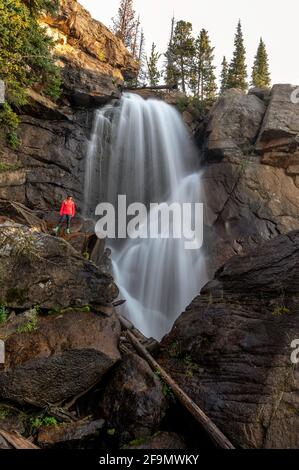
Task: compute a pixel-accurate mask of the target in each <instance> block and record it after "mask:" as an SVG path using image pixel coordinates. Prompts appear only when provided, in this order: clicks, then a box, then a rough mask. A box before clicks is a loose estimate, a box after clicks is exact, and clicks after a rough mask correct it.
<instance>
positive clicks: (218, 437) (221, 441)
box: [127, 330, 234, 449]
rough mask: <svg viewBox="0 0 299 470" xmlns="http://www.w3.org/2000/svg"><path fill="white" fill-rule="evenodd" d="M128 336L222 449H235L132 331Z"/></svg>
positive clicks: (128, 332)
mask: <svg viewBox="0 0 299 470" xmlns="http://www.w3.org/2000/svg"><path fill="white" fill-rule="evenodd" d="M127 336H128V338H129V339H130V341H131V343H132V344H133V346H134V347H135V349H136V351H137V352H138V353H139V354H140V355H141V356H142V357H143V358H144V359H145V360H146V361H147V362H148V364H149V365H150V366H151V368H152V369H153V371H155V372H156V371H157V372H159V375H160V377H161V379H162V380H163V381H164V382H165V383H166V384H167V385H168V386H169V387H170V388H171V390H172V392H173V394H174V395H175V396H176V398H177V399H178V400H179V402H180V403H181V404H182V405H183V406H184V407H185V408H186V409H187V410H188V411H189V413H191V414H192V416H193V417H194V418H195V419H196V420H197V421H198V422H199V424H200V425H201V426H202V427H203V428H204V430H205V431H206V432H207V433H208V435H209V436H210V437H211V439H212V440H213V442H214V443H215V444H216V445H217V447H220V448H222V449H234V446H233V445H232V443H231V442H230V441H229V440H228V439H227V437H226V436H225V435H224V434H223V433H222V432H221V431H220V429H219V428H218V427H217V426H216V424H214V423H213V421H212V420H211V419H210V418H209V417H208V416H207V415H206V414H205V413H204V412H203V411H202V410H201V409H200V408H199V406H198V405H196V403H194V401H193V400H191V398H190V397H189V396H188V395H187V394H186V393H185V392H184V391H183V390H182V389H181V388H180V387H179V385H178V384H177V383H176V382H175V381H174V380H173V379H172V378H171V377H170V376H169V375H168V374H167V372H166V371H165V370H164V369H163V368H162V367H161V366H160V365H159V364H158V362H156V361H155V359H154V358H153V357H152V356H151V354H150V353H149V352H148V351H147V350H146V349H145V348H144V347H143V346H142V345H141V344H140V342H139V341H138V339H137V338H136V337H135V336H134V334H133V333H132V332H131V331H129V330H128V331H127Z"/></svg>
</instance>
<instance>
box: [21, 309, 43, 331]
mask: <svg viewBox="0 0 299 470" xmlns="http://www.w3.org/2000/svg"><path fill="white" fill-rule="evenodd" d="M38 311H39V307H34V308H33V309H32V311H31V316H30V318H29V320H28V321H27V322H26V323H24V324H23V325H20V326H19V328H18V329H17V333H31V332H33V331H36V330H37V329H38V318H37V316H38Z"/></svg>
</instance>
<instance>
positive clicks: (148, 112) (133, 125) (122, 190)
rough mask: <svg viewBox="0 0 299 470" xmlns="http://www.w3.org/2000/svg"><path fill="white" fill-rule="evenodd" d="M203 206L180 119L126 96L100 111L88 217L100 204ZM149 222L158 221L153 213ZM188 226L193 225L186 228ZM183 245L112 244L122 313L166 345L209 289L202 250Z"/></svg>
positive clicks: (89, 168)
mask: <svg viewBox="0 0 299 470" xmlns="http://www.w3.org/2000/svg"><path fill="white" fill-rule="evenodd" d="M118 195H126V196H127V204H130V203H133V202H143V203H145V204H146V205H147V206H148V207H149V204H150V203H155V202H159V203H161V202H167V203H169V204H170V203H173V202H176V203H181V204H183V203H188V202H192V203H195V202H201V200H202V195H201V184H200V171H199V161H198V156H197V153H196V150H195V147H194V144H193V142H192V140H191V138H190V136H189V133H188V131H187V130H186V128H185V126H184V123H183V121H182V119H181V116H180V115H179V113H178V112H177V111H176V110H175V109H174V108H173V107H171V106H169V105H167V104H166V103H164V102H163V101H159V100H153V99H151V100H147V101H146V100H143V99H142V98H141V97H139V96H137V95H134V94H125V95H124V96H123V98H122V99H121V101H120V103H119V102H118V103H117V102H116V103H115V104H114V105H113V104H112V105H108V106H106V107H105V108H103V109H102V110H100V111H97V113H96V117H95V121H94V126H93V131H92V138H91V142H90V146H89V151H88V155H87V163H86V178H85V215H86V216H91V215H94V212H95V207H96V205H97V204H98V203H99V202H110V203H112V204H114V205H115V207H117V197H118ZM151 216H152V217H151V220H152V221H154V220H155V217H156V214H155V212H153V211H152V213H151ZM186 222H189V221H186ZM184 243H185V240H184V239H175V238H162V237H161V238H158V239H151V238H142V239H140V238H137V239H129V238H128V239H127V240H125V241H124V240H109V241H107V244H108V246H110V247H111V249H112V259H113V270H114V276H115V280H116V283H117V284H118V287H119V289H120V297H121V298H124V299H126V304H125V305H124V307H123V313H124V314H125V315H126V316H127V317H128V318H129V319H130V320H131V321H132V322H133V323H134V325H135V326H136V327H137V328H138V329H140V331H142V332H143V334H145V335H146V336H153V337H154V338H156V339H161V338H162V337H163V336H164V334H166V333H167V332H168V331H169V330H170V329H171V327H172V326H173V323H174V321H175V320H176V318H177V317H178V315H179V314H180V313H181V312H182V311H183V310H184V309H185V307H186V306H187V304H189V303H190V302H191V301H192V299H193V298H194V297H195V296H196V295H197V294H198V292H199V291H200V288H201V287H202V286H203V284H204V283H205V282H206V273H205V263H204V257H203V254H202V251H201V250H186V249H185V245H184Z"/></svg>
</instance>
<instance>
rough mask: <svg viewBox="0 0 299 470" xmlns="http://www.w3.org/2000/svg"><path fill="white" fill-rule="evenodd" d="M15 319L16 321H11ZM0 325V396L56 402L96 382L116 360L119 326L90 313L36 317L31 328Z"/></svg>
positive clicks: (44, 402)
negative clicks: (1, 348)
mask: <svg viewBox="0 0 299 470" xmlns="http://www.w3.org/2000/svg"><path fill="white" fill-rule="evenodd" d="M16 320H17V319H16ZM7 333H8V332H7V329H6V326H5V325H3V326H2V327H1V328H0V336H1V337H4V338H5V352H6V357H5V369H4V371H3V372H1V373H0V399H6V400H12V401H15V402H18V403H20V404H26V403H27V404H28V403H31V402H32V403H33V404H34V403H39V404H47V403H60V402H61V401H63V400H66V399H68V398H71V397H73V396H76V395H77V394H80V393H81V392H84V391H85V390H88V389H89V388H90V387H91V386H92V385H95V384H96V383H97V382H99V381H100V380H101V379H102V377H103V375H104V374H105V373H106V372H107V371H108V370H109V369H110V368H111V367H112V366H113V365H114V364H115V363H116V362H117V361H118V360H119V359H120V354H119V351H118V340H119V336H120V324H119V321H118V319H117V318H116V316H114V315H112V316H110V317H109V318H108V317H103V316H101V315H98V314H95V313H91V312H80V311H70V312H68V313H63V314H60V315H59V314H58V315H49V316H46V317H44V316H38V319H37V324H36V325H34V328H24V325H23V328H20V327H18V328H17V330H16V331H11V329H10V330H9V333H10V334H7Z"/></svg>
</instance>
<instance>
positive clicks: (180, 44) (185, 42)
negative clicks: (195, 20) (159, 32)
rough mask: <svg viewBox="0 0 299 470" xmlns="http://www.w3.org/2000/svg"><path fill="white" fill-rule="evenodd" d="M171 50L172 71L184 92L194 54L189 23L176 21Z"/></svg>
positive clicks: (186, 87) (187, 83)
mask: <svg viewBox="0 0 299 470" xmlns="http://www.w3.org/2000/svg"><path fill="white" fill-rule="evenodd" d="M171 51H172V60H173V63H172V67H173V72H174V75H175V77H176V79H177V83H178V84H179V85H180V86H181V89H182V91H183V92H184V93H185V92H186V91H187V89H188V85H189V79H190V75H191V73H192V68H193V59H194V54H195V44H194V38H193V37H192V24H191V23H189V22H186V21H178V22H177V24H176V26H175V30H174V34H173V41H172V47H171Z"/></svg>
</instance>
